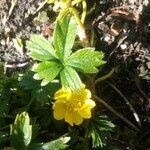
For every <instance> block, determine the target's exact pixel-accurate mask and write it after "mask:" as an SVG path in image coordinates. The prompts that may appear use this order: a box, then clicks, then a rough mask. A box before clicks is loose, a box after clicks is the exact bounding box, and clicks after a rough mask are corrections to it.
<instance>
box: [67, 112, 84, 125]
mask: <svg viewBox="0 0 150 150" xmlns="http://www.w3.org/2000/svg"><path fill="white" fill-rule="evenodd" d="M65 121H66V122H68V123H69V124H70V125H71V126H73V124H75V125H80V124H81V123H82V122H83V118H82V117H81V116H80V115H79V114H78V113H77V112H71V111H68V112H66V115H65Z"/></svg>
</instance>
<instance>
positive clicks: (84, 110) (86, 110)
mask: <svg viewBox="0 0 150 150" xmlns="http://www.w3.org/2000/svg"><path fill="white" fill-rule="evenodd" d="M79 114H80V115H81V116H82V117H83V118H86V119H89V118H91V109H90V108H89V107H88V106H87V107H83V108H81V109H80V110H79Z"/></svg>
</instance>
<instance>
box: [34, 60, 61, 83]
mask: <svg viewBox="0 0 150 150" xmlns="http://www.w3.org/2000/svg"><path fill="white" fill-rule="evenodd" d="M32 70H33V71H34V72H36V74H34V76H33V78H34V79H36V80H41V79H43V80H42V82H41V86H45V85H46V84H48V83H49V82H51V81H52V80H53V79H54V78H55V77H56V76H57V75H58V74H59V72H60V71H61V70H62V65H61V64H60V63H57V62H54V61H46V62H42V63H39V64H36V65H34V66H33V69H32Z"/></svg>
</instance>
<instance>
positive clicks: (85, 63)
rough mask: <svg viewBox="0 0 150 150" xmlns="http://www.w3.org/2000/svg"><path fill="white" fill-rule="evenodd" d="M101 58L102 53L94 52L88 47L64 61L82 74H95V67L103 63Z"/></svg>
mask: <svg viewBox="0 0 150 150" xmlns="http://www.w3.org/2000/svg"><path fill="white" fill-rule="evenodd" d="M102 58H103V53H102V52H98V51H94V48H91V47H89V48H84V49H80V50H78V51H76V52H75V53H73V54H72V55H71V56H70V57H69V58H68V60H67V61H66V64H67V65H69V66H72V67H75V68H77V69H79V70H80V71H81V72H84V73H96V72H97V71H98V69H97V68H96V67H98V66H100V65H103V64H104V63H105V61H103V60H102Z"/></svg>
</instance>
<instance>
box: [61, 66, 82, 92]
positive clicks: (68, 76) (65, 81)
mask: <svg viewBox="0 0 150 150" xmlns="http://www.w3.org/2000/svg"><path fill="white" fill-rule="evenodd" d="M60 78H61V82H62V85H63V86H64V87H70V88H71V89H72V90H78V89H80V88H81V83H82V82H81V80H80V77H79V75H78V73H77V72H76V71H75V70H74V69H73V68H72V67H69V66H66V67H65V68H64V69H63V70H62V71H61V72H60Z"/></svg>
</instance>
